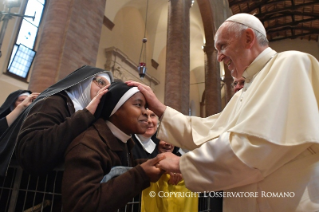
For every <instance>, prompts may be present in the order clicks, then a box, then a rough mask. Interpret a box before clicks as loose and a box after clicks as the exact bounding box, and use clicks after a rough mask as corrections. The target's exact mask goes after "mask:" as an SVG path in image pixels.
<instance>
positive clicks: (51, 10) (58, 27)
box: [29, 0, 106, 92]
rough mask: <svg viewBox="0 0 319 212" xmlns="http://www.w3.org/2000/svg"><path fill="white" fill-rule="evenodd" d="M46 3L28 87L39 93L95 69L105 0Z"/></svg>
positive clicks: (66, 0)
mask: <svg viewBox="0 0 319 212" xmlns="http://www.w3.org/2000/svg"><path fill="white" fill-rule="evenodd" d="M47 2H48V5H47V8H46V10H45V11H44V17H43V22H42V23H41V28H42V29H41V30H42V33H41V35H40V36H39V37H40V41H39V44H38V45H39V47H38V49H37V54H36V57H35V61H34V64H33V69H32V75H31V78H30V83H29V89H30V90H32V91H37V92H41V91H43V90H44V89H46V88H47V87H49V86H50V85H52V84H54V83H55V82H57V81H58V80H60V79H62V78H64V77H65V76H67V75H68V74H69V73H71V72H73V71H74V70H76V69H77V68H79V67H81V66H83V65H92V66H95V63H96V57H97V53H98V47H99V41H100V35H101V30H102V25H103V17H104V9H105V3H106V0H52V1H47Z"/></svg>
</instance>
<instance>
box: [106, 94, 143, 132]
mask: <svg viewBox="0 0 319 212" xmlns="http://www.w3.org/2000/svg"><path fill="white" fill-rule="evenodd" d="M145 105H146V101H145V98H144V96H143V94H142V93H141V92H137V93H136V94H134V95H133V96H131V98H129V99H128V100H127V101H126V102H125V103H124V104H123V105H122V106H121V107H120V108H119V109H118V110H117V111H116V112H115V113H114V114H113V115H112V116H111V117H110V119H109V120H110V121H111V122H112V123H113V124H114V125H115V126H117V127H118V128H119V129H120V130H122V131H123V132H124V133H126V134H128V135H129V134H144V133H145V131H146V130H147V126H148V124H147V110H146V109H145Z"/></svg>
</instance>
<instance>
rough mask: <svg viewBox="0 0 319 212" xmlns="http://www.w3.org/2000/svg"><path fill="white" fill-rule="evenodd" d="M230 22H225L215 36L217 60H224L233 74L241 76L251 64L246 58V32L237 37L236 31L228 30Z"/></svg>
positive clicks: (236, 76)
mask: <svg viewBox="0 0 319 212" xmlns="http://www.w3.org/2000/svg"><path fill="white" fill-rule="evenodd" d="M227 25H228V23H227V22H225V23H224V24H223V25H222V26H221V27H220V28H219V29H218V31H217V35H216V37H215V48H216V50H217V53H218V54H217V60H218V61H219V62H221V61H222V62H223V63H224V64H225V65H226V66H227V67H228V70H232V71H231V75H232V76H233V77H235V78H240V77H241V76H242V74H243V72H244V70H245V69H246V67H247V66H248V65H249V64H247V60H246V56H247V55H246V54H247V53H246V51H245V50H246V49H245V42H246V41H245V36H244V34H245V32H242V33H241V34H240V36H239V37H238V38H237V37H236V36H235V35H234V33H232V32H231V31H229V30H228V28H227Z"/></svg>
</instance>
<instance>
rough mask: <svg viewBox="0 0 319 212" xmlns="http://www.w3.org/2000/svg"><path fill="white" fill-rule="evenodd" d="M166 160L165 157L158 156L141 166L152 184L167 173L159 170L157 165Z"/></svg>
mask: <svg viewBox="0 0 319 212" xmlns="http://www.w3.org/2000/svg"><path fill="white" fill-rule="evenodd" d="M164 158H165V156H164V155H157V156H156V157H155V158H152V159H149V160H147V161H146V162H144V163H142V164H141V167H142V169H143V170H144V171H145V173H146V175H147V176H148V177H149V178H150V181H151V182H156V181H158V179H159V178H160V177H161V176H162V174H163V173H164V172H165V171H164V170H162V169H160V168H157V167H156V164H158V162H160V161H161V160H163V159H164Z"/></svg>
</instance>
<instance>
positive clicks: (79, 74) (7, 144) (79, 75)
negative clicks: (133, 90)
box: [0, 66, 113, 176]
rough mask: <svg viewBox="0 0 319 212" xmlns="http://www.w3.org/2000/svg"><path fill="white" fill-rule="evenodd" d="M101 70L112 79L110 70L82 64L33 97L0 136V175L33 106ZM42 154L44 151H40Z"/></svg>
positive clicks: (2, 174)
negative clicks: (31, 101)
mask: <svg viewBox="0 0 319 212" xmlns="http://www.w3.org/2000/svg"><path fill="white" fill-rule="evenodd" d="M102 72H104V73H108V74H109V75H110V79H111V81H113V76H112V74H110V72H107V71H105V70H103V69H99V68H95V67H91V66H82V67H81V68H79V69H77V70H75V71H74V72H72V73H71V74H69V75H68V76H66V77H65V78H64V79H62V80H60V81H59V82H57V83H56V84H54V85H52V86H51V87H49V88H47V89H46V90H45V91H43V92H42V93H41V94H40V95H39V96H38V97H37V98H36V99H35V101H34V102H33V103H32V104H31V105H29V107H27V108H26V109H25V110H24V111H23V113H22V114H21V115H20V116H19V117H18V118H17V119H16V120H15V121H14V122H13V124H12V125H11V126H10V127H9V128H8V130H7V131H6V132H5V133H4V134H3V136H2V137H1V138H0V144H1V146H0V176H4V175H5V174H6V170H7V167H8V164H9V162H10V160H11V157H12V154H13V152H14V149H15V146H16V145H20V143H19V141H17V136H18V133H19V130H20V128H21V125H22V123H23V121H24V120H25V119H26V117H27V116H28V114H29V112H30V111H31V109H32V108H33V106H34V105H36V104H37V103H38V102H40V101H41V100H42V99H44V98H47V97H49V96H52V95H54V94H57V93H59V92H61V91H63V90H66V89H68V88H70V87H72V86H74V85H76V84H78V83H80V82H82V81H84V80H86V79H88V78H89V77H92V76H94V75H96V74H99V73H102ZM48 153H49V152H48ZM42 154H46V153H44V152H42Z"/></svg>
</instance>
